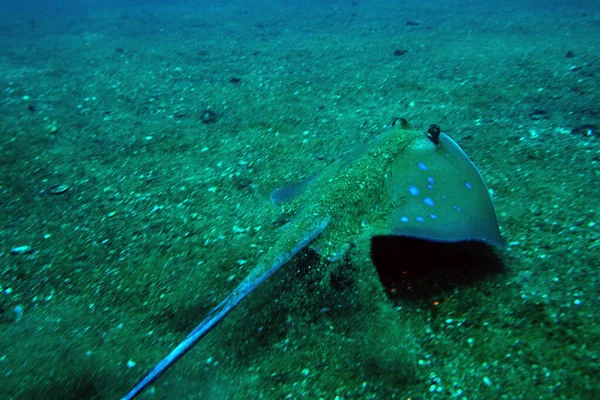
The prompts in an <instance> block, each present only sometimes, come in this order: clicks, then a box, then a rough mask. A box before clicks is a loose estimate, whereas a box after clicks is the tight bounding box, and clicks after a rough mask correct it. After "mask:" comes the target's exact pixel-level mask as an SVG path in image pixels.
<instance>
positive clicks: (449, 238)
mask: <svg viewBox="0 0 600 400" xmlns="http://www.w3.org/2000/svg"><path fill="white" fill-rule="evenodd" d="M271 200H272V201H273V202H274V203H275V204H282V206H283V208H284V212H285V213H288V214H290V215H292V214H293V215H294V216H293V219H292V220H291V222H289V223H288V225H287V226H286V227H285V228H284V230H283V232H282V234H281V237H280V239H279V240H278V241H277V242H276V243H275V245H274V246H272V247H271V248H270V249H269V250H268V251H267V252H266V253H265V254H264V255H263V256H262V257H261V258H260V260H259V261H258V264H257V265H256V267H254V269H252V271H251V272H250V274H249V275H248V276H247V277H246V278H245V279H244V280H243V281H242V282H241V283H240V285H239V286H238V287H237V288H235V289H234V290H233V291H232V292H231V294H229V296H227V297H226V298H225V299H224V300H223V301H222V302H221V303H220V304H219V305H217V306H216V307H215V308H214V309H213V310H212V311H210V313H209V314H208V315H207V316H206V318H205V319H204V320H203V321H202V322H201V323H200V324H199V325H198V326H197V327H196V328H195V329H194V330H193V331H192V332H191V333H190V334H189V335H188V336H187V337H186V338H185V339H184V340H183V341H182V342H181V343H180V344H179V345H178V346H177V347H175V349H173V350H172V351H171V353H170V354H169V355H167V356H166V357H165V358H164V359H163V360H162V361H160V362H159V363H158V364H157V365H156V366H155V367H154V368H153V369H152V370H151V371H150V372H149V373H148V374H147V375H146V376H145V377H144V378H142V380H141V381H139V383H138V384H137V385H136V386H135V387H134V388H133V389H132V390H131V391H130V392H129V393H128V394H127V395H125V396H124V397H123V398H124V399H132V398H134V397H135V396H137V395H138V394H139V393H141V392H142V391H143V390H144V389H145V388H147V387H148V386H149V385H150V384H152V382H154V381H155V380H156V379H158V378H159V377H160V375H162V374H163V373H164V372H165V371H166V370H167V369H168V368H170V367H171V366H172V365H173V364H175V362H177V360H179V359H180V358H181V357H182V356H183V355H184V354H185V353H186V352H187V351H189V350H190V349H191V348H192V347H193V346H194V345H195V344H196V343H198V341H199V340H200V339H201V338H202V337H203V336H205V335H206V334H207V333H208V332H210V330H211V329H212V328H214V327H215V326H216V325H217V324H218V323H219V322H220V321H222V320H223V319H224V318H225V316H227V314H229V313H230V312H231V310H233V309H234V308H235V307H236V306H237V305H238V304H239V303H240V301H242V300H243V299H244V298H245V297H246V296H248V295H249V294H250V293H251V292H252V291H253V290H254V289H256V288H257V287H258V286H259V285H260V284H261V283H263V282H264V281H265V280H266V279H268V278H269V277H270V276H271V275H272V274H273V273H274V272H275V271H277V270H278V269H279V268H280V267H281V266H283V265H284V264H286V263H287V262H288V261H289V260H290V259H291V258H292V257H293V256H294V255H296V254H297V253H298V252H300V251H301V250H302V249H304V248H306V247H308V246H311V247H312V248H314V249H316V250H317V251H318V252H319V253H320V254H321V255H322V256H324V257H326V258H328V259H330V260H335V259H337V258H339V257H340V255H341V254H342V253H343V252H344V250H345V249H346V248H348V247H349V244H351V243H353V242H355V241H357V240H360V239H361V238H365V237H367V238H370V237H373V236H390V235H392V236H406V237H413V238H418V239H422V240H427V241H437V242H460V241H472V240H473V241H480V242H484V243H487V244H489V245H494V246H500V247H502V246H503V245H504V241H503V239H502V236H501V235H500V231H499V229H498V222H497V219H496V214H495V212H494V208H493V205H492V202H491V200H490V197H489V193H488V189H487V187H486V185H485V182H484V181H483V179H482V177H481V175H480V173H479V171H478V170H477V168H476V167H475V165H474V164H473V163H472V162H471V160H469V158H468V157H467V155H466V154H465V153H464V152H463V151H462V149H461V148H460V147H459V146H458V144H456V142H454V141H453V140H452V139H451V138H450V137H449V136H447V135H446V134H444V133H443V132H441V131H440V130H439V127H438V126H437V125H430V126H429V129H428V131H427V132H426V133H423V132H417V131H415V130H412V129H411V128H410V126H409V124H408V122H407V121H406V120H405V119H403V118H397V119H395V120H394V123H393V124H392V126H391V127H390V128H389V129H388V130H387V131H386V132H385V133H382V134H381V135H379V136H378V137H376V138H375V139H374V140H373V141H371V142H370V143H369V144H367V145H366V146H362V147H361V148H359V149H356V150H354V151H351V152H349V153H347V154H345V155H344V156H342V157H340V158H339V159H338V160H337V161H335V162H333V163H332V164H331V165H329V166H328V167H326V168H325V169H324V170H323V171H322V172H321V173H319V174H317V175H315V176H312V177H310V178H309V179H307V180H306V181H304V182H300V183H297V184H294V185H291V186H288V187H286V188H283V189H278V190H276V191H274V192H273V193H272V194H271Z"/></svg>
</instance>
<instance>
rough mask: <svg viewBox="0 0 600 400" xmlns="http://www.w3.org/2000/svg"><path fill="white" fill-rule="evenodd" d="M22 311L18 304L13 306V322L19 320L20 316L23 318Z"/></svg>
mask: <svg viewBox="0 0 600 400" xmlns="http://www.w3.org/2000/svg"><path fill="white" fill-rule="evenodd" d="M23 311H24V308H23V306H22V305H20V304H19V305H17V306H15V308H14V309H13V313H14V314H15V318H14V319H13V322H14V323H15V324H16V323H17V322H19V321H20V320H21V318H23Z"/></svg>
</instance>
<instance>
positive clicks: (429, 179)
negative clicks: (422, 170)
mask: <svg viewBox="0 0 600 400" xmlns="http://www.w3.org/2000/svg"><path fill="white" fill-rule="evenodd" d="M427 182H429V183H431V184H432V185H433V184H434V183H435V179H433V178H432V177H430V176H428V177H427Z"/></svg>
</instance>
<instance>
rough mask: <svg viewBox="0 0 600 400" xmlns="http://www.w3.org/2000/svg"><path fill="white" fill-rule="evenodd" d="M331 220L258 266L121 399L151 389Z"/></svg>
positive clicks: (328, 219)
mask: <svg viewBox="0 0 600 400" xmlns="http://www.w3.org/2000/svg"><path fill="white" fill-rule="evenodd" d="M329 221H330V218H329V217H326V218H324V219H322V220H320V221H316V222H315V224H313V226H312V229H311V230H309V231H308V232H307V233H306V235H305V236H303V237H302V238H301V239H300V240H299V241H298V243H297V244H296V246H295V247H294V248H293V249H291V250H290V251H287V252H283V253H282V254H280V255H278V256H276V257H274V259H270V260H268V261H269V265H264V264H259V265H257V266H256V267H255V268H254V269H253V270H252V271H251V272H250V275H249V276H248V277H246V279H244V280H243V281H242V283H241V284H240V285H239V286H238V287H237V288H235V289H234V290H233V292H231V294H230V295H229V296H227V297H226V298H225V300H223V301H222V302H221V303H220V304H219V305H218V306H216V307H215V308H213V309H212V311H210V312H209V313H208V315H207V316H206V318H204V320H203V321H202V322H201V323H200V324H199V325H198V326H197V327H196V328H195V329H194V330H193V331H192V332H191V333H190V334H189V335H188V336H187V337H186V338H185V339H184V340H183V342H181V343H180V344H179V345H178V346H177V347H175V349H173V350H172V351H171V353H169V355H167V356H166V357H165V358H163V359H162V360H161V361H160V362H159V363H158V364H157V365H156V366H155V367H154V368H153V369H152V370H151V371H150V372H149V373H148V374H147V375H146V376H145V377H144V378H143V379H142V380H141V381H139V382H138V384H137V385H135V387H134V388H133V389H132V390H131V391H130V392H129V393H127V395H125V396H124V397H123V398H122V399H123V400H129V399H133V398H134V397H136V396H137V395H138V394H140V393H141V392H142V391H143V390H144V389H145V388H147V387H148V386H150V385H151V384H152V382H154V381H155V380H156V379H158V378H159V377H160V376H161V375H162V374H163V373H164V372H165V371H167V369H169V368H170V367H171V366H172V365H173V364H175V363H176V362H177V361H178V360H179V359H180V358H181V357H183V356H184V355H185V353H187V352H188V351H189V350H190V349H191V348H192V347H193V346H194V345H195V344H196V343H198V341H199V340H200V339H202V337H204V336H205V335H206V334H207V333H208V332H210V331H211V330H212V329H213V328H214V327H215V326H217V324H218V323H219V322H221V321H222V320H223V319H224V318H225V317H226V316H227V314H229V313H230V312H231V310H233V309H234V308H235V307H236V306H237V305H238V304H239V303H240V302H241V301H242V300H243V299H244V298H245V297H246V296H248V295H249V294H250V293H252V291H253V290H254V289H256V288H257V287H258V286H259V285H260V284H261V283H263V282H264V281H265V280H267V279H268V278H269V277H270V276H271V275H273V274H274V273H275V271H277V270H278V269H279V268H280V267H281V266H282V265H284V264H285V263H287V262H288V261H289V260H290V259H291V258H292V257H293V256H295V255H296V254H297V253H298V252H299V251H300V250H302V249H303V248H305V247H306V246H308V245H309V244H310V243H311V242H312V241H313V240H314V239H315V238H316V237H317V236H319V235H320V234H321V232H323V230H324V229H325V228H326V227H327V225H328V224H329Z"/></svg>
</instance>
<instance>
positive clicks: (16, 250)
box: [10, 246, 33, 256]
mask: <svg viewBox="0 0 600 400" xmlns="http://www.w3.org/2000/svg"><path fill="white" fill-rule="evenodd" d="M31 253H33V247H31V246H17V247H13V248H12V249H10V254H12V255H14V256H16V255H19V254H31Z"/></svg>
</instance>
